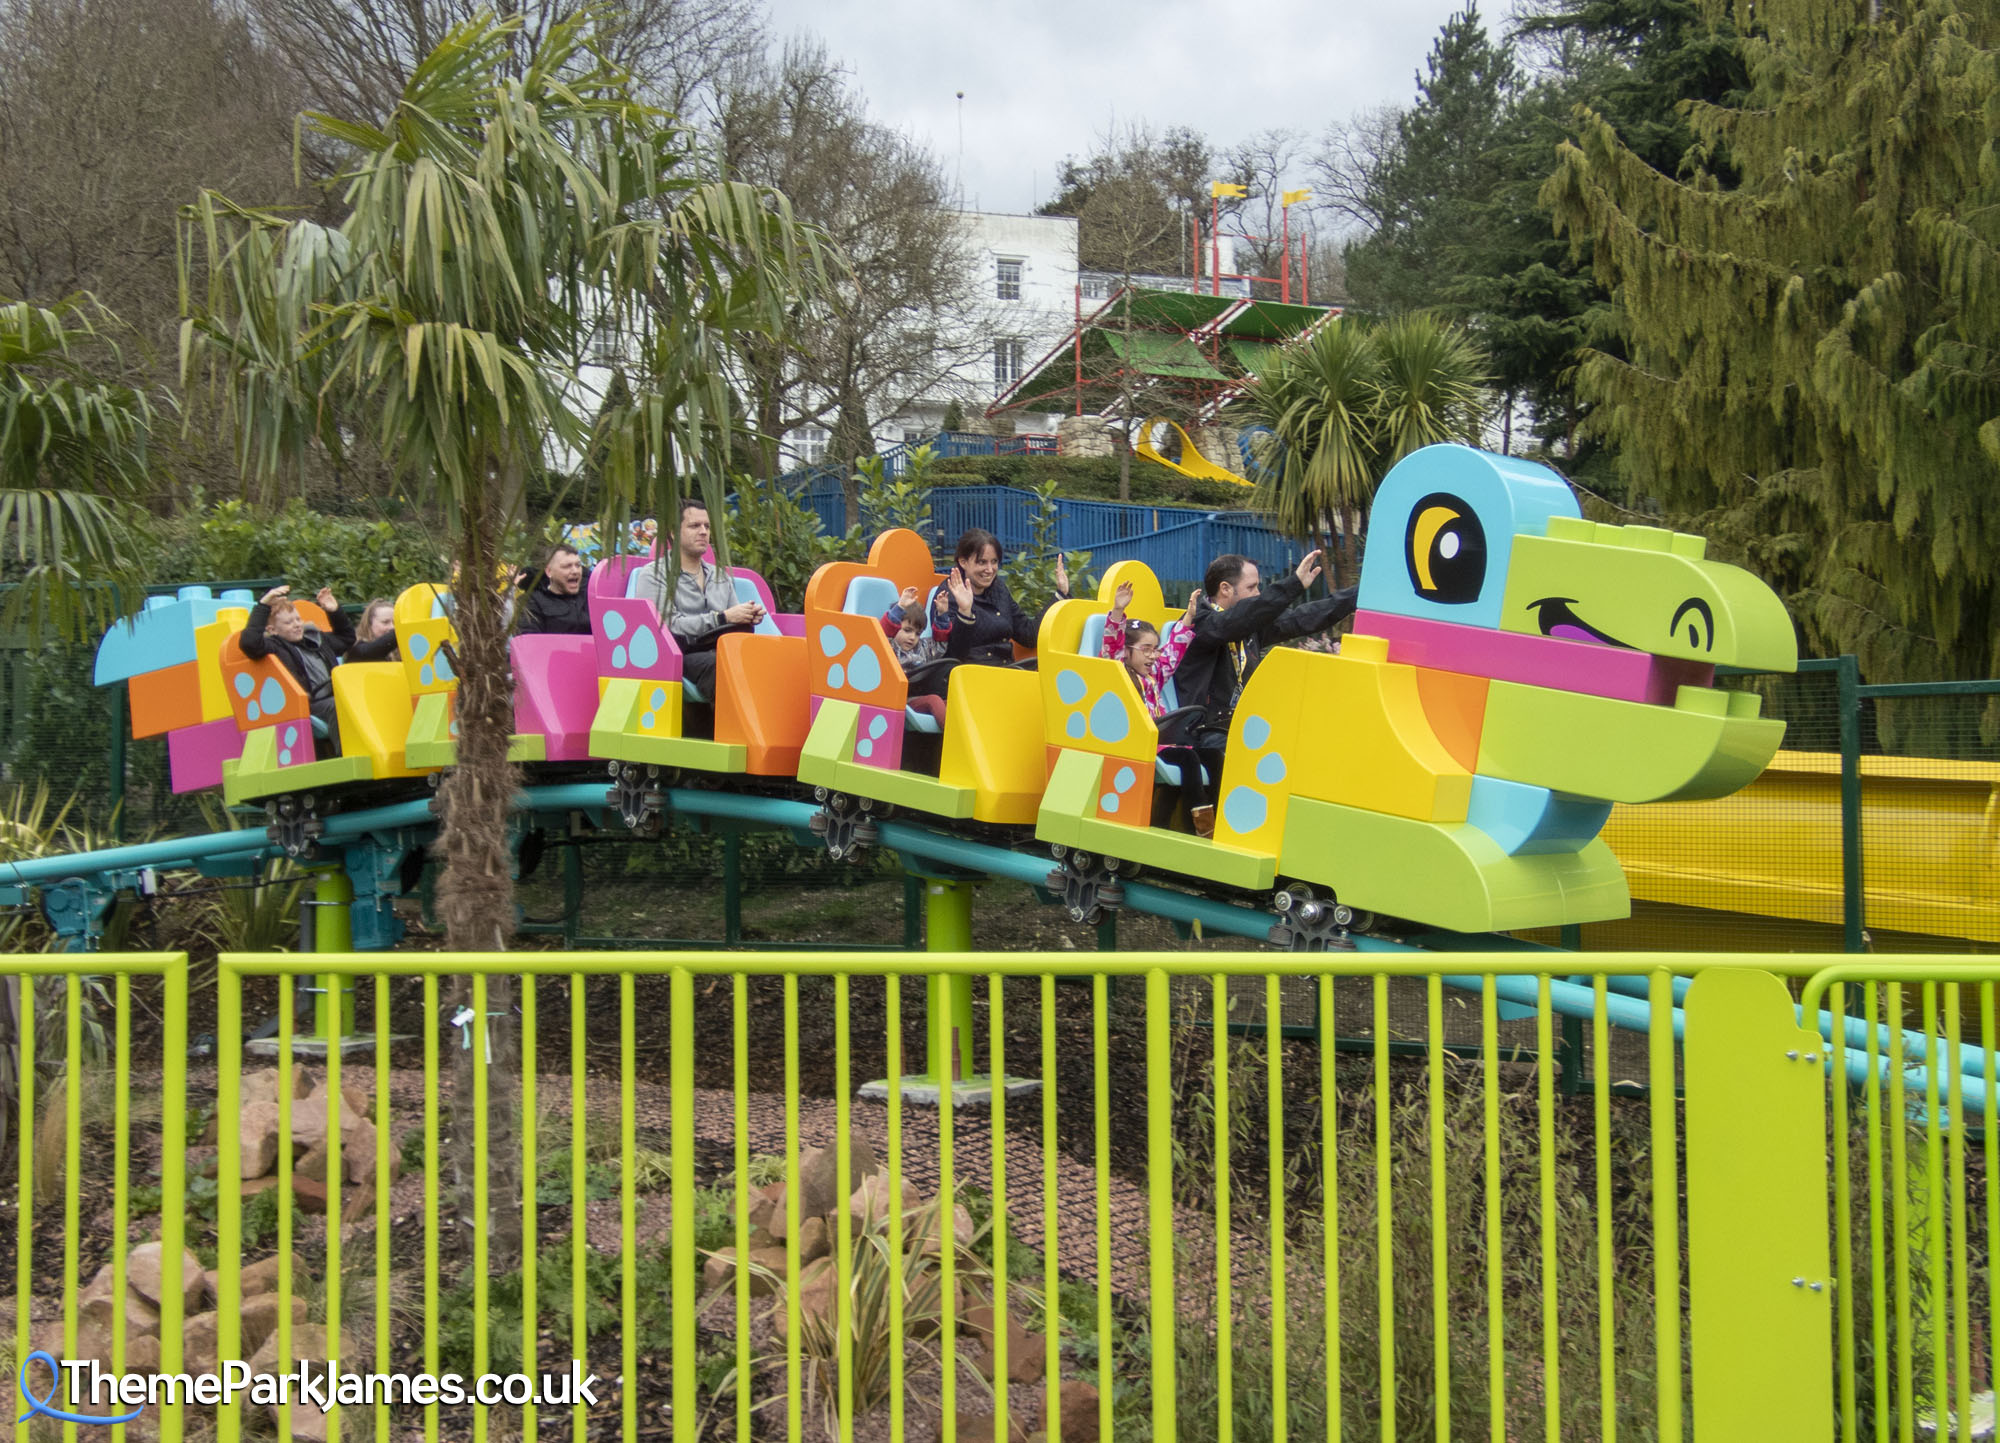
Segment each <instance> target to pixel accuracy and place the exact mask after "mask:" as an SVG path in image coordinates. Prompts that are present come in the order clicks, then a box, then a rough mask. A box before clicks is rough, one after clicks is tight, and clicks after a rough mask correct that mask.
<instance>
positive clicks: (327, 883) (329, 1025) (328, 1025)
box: [308, 867, 354, 1047]
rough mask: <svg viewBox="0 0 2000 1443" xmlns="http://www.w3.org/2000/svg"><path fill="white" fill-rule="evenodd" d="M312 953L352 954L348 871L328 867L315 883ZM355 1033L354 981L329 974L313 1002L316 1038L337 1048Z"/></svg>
mask: <svg viewBox="0 0 2000 1443" xmlns="http://www.w3.org/2000/svg"><path fill="white" fill-rule="evenodd" d="M308 905H309V906H311V907H312V908H313V951H315V952H352V951H353V950H354V924H353V919H352V917H351V916H350V915H349V912H348V909H349V908H350V907H352V906H353V905H354V883H353V882H352V881H351V880H349V878H348V875H347V869H346V868H345V867H328V868H327V869H326V870H325V871H323V872H320V873H319V874H317V876H316V877H315V879H314V882H313V896H312V901H311V902H310V903H309V904H308ZM353 1031H354V979H353V978H352V977H346V976H342V975H341V974H339V973H337V972H329V973H327V974H326V975H325V976H323V977H321V978H320V992H319V995H318V996H317V997H315V998H314V999H313V1035H314V1036H316V1037H317V1038H318V1039H319V1040H320V1042H321V1043H322V1044H323V1045H324V1046H328V1047H333V1046H338V1045H339V1043H340V1042H341V1040H342V1039H343V1038H346V1037H348V1036H350V1035H351V1034H352V1033H353Z"/></svg>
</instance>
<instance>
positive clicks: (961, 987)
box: [924, 881, 972, 1083]
mask: <svg viewBox="0 0 2000 1443" xmlns="http://www.w3.org/2000/svg"><path fill="white" fill-rule="evenodd" d="M924 939H925V946H924V950H925V951H927V952H970V951H971V950H972V884H971V883H970V882H937V881H930V882H926V883H924ZM925 1001H926V1002H927V1003H928V1004H929V1007H930V1016H931V1017H932V1018H933V1019H942V1022H936V1021H934V1023H933V1025H932V1026H931V1027H929V1028H927V1029H925V1031H926V1034H927V1035H928V1036H929V1038H930V1047H929V1049H928V1050H929V1062H930V1068H929V1071H930V1075H931V1077H932V1078H933V1079H935V1080H937V1081H939V1082H942V1081H944V1080H945V1079H947V1078H948V1079H950V1080H951V1081H952V1082H954V1083H956V1082H961V1081H965V1080H968V1079H970V1078H971V1076H972V979H971V978H970V977H966V976H963V975H952V976H946V975H939V974H937V973H932V974H931V976H930V978H929V979H928V985H927V986H926V988H925Z"/></svg>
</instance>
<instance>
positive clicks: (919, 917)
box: [903, 872, 924, 952]
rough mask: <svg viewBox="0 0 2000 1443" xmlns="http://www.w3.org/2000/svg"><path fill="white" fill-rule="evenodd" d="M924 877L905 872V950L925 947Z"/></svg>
mask: <svg viewBox="0 0 2000 1443" xmlns="http://www.w3.org/2000/svg"><path fill="white" fill-rule="evenodd" d="M923 916H924V879H923V878H922V877H919V876H918V875H917V874H916V873H915V872H905V873H903V950H904V951H905V952H921V951H923V948H924V922H923Z"/></svg>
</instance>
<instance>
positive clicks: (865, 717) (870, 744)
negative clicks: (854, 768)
mask: <svg viewBox="0 0 2000 1443" xmlns="http://www.w3.org/2000/svg"><path fill="white" fill-rule="evenodd" d="M904 720H905V719H904V716H903V712H902V709H901V708H898V709H897V710H895V711H891V710H889V709H888V708H887V707H880V706H868V705H866V704H863V705H862V707H861V724H860V726H859V727H858V728H856V736H855V739H854V760H855V761H857V762H859V763H860V764H861V765H862V766H864V767H880V768H882V770H883V771H885V772H893V771H898V770H900V769H901V768H902V765H903V724H904Z"/></svg>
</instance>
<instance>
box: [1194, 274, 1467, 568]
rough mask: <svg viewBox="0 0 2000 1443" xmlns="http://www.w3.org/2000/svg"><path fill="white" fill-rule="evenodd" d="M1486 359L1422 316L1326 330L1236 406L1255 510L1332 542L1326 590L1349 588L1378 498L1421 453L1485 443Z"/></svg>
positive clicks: (1284, 356) (1280, 358)
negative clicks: (1251, 465) (1339, 583)
mask: <svg viewBox="0 0 2000 1443" xmlns="http://www.w3.org/2000/svg"><path fill="white" fill-rule="evenodd" d="M1486 369H1487V366H1486V356H1485V353H1484V352H1483V351H1481V350H1480V348H1479V346H1478V344H1477V342H1475V341H1474V340H1473V339H1472V338H1471V337H1470V336H1469V335H1468V334H1467V333H1466V332H1465V331H1464V330H1463V329H1462V328H1460V327H1459V326H1456V325H1454V324H1452V323H1451V322H1449V321H1443V320H1439V319H1438V318H1436V317H1435V316H1432V315H1430V314H1428V313H1426V312H1421V311H1419V312H1413V313H1411V314H1408V315H1404V316H1398V317H1396V318H1394V319H1392V320H1388V321H1384V322H1380V323H1378V324H1376V325H1373V326H1370V325H1367V324H1365V323H1362V322H1358V321H1345V320H1339V319H1334V320H1329V321H1327V322H1326V323H1324V324H1322V325H1321V326H1319V327H1318V328H1317V329H1315V330H1313V331H1312V332H1311V333H1309V334H1308V335H1306V336H1304V337H1302V338H1301V339H1299V340H1298V341H1295V342H1293V343H1292V344H1291V345H1289V346H1287V347H1285V348H1284V350H1282V351H1280V352H1279V353H1278V355H1277V356H1275V357H1273V358H1272V359H1271V360H1270V361H1269V362H1268V363H1267V364H1266V365H1265V367H1264V369H1263V370H1262V371H1261V372H1260V373H1259V374H1258V375H1257V376H1255V377H1254V378H1252V379H1251V380H1250V381H1249V382H1248V383H1247V384H1246V385H1245V386H1244V388H1243V391H1242V394H1241V395H1240V396H1239V397H1238V398H1237V400H1236V402H1235V403H1234V406H1233V408H1232V409H1233V411H1234V414H1235V416H1236V418H1237V420H1238V421H1239V422H1240V423H1241V424H1243V425H1244V426H1245V427H1256V428H1261V431H1259V432H1257V433H1256V434H1255V439H1254V440H1253V442H1252V444H1253V447H1254V454H1255V456H1256V461H1257V466H1256V471H1257V475H1258V484H1257V491H1256V493H1255V498H1254V500H1253V504H1254V505H1256V506H1258V507H1259V508H1261V509H1263V510H1267V511H1269V512H1270V513H1271V514H1272V517H1273V518H1274V519H1275V521H1276V522H1277V524H1278V526H1279V528H1280V529H1281V530H1284V531H1286V532H1289V533H1290V534H1292V535H1294V536H1301V537H1310V538H1313V539H1315V540H1317V539H1321V538H1324V539H1325V541H1326V543H1327V546H1328V552H1329V555H1330V556H1332V557H1333V558H1334V560H1333V564H1332V566H1331V567H1330V570H1331V571H1332V572H1333V576H1332V577H1330V578H1329V580H1336V579H1337V580H1345V581H1350V582H1351V581H1352V580H1353V579H1354V578H1355V576H1356V575H1357V574H1358V572H1359V569H1360V561H1361V557H1360V541H1361V533H1362V530H1363V529H1364V527H1365V525H1366V518H1367V511H1368V504H1369V502H1370V501H1371V500H1372V499H1373V497H1374V495H1375V488H1376V486H1377V485H1379V484H1380V483H1381V480H1382V478H1383V477H1384V476H1385V475H1387V474H1388V472H1389V469H1390V468H1391V467H1392V466H1394V465H1395V464H1396V463H1397V462H1398V461H1400V460H1402V459H1403V457H1405V456H1407V455H1409V454H1410V452H1412V451H1415V450H1417V449H1418V448H1419V447H1423V446H1429V445H1432V444H1434V443H1436V442H1439V441H1450V440H1461V439H1467V438H1470V437H1472V436H1474V435H1476V434H1477V432H1478V428H1479V421H1480V417H1481V414H1482V410H1483V402H1484V396H1485V391H1484V385H1485V373H1486Z"/></svg>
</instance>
